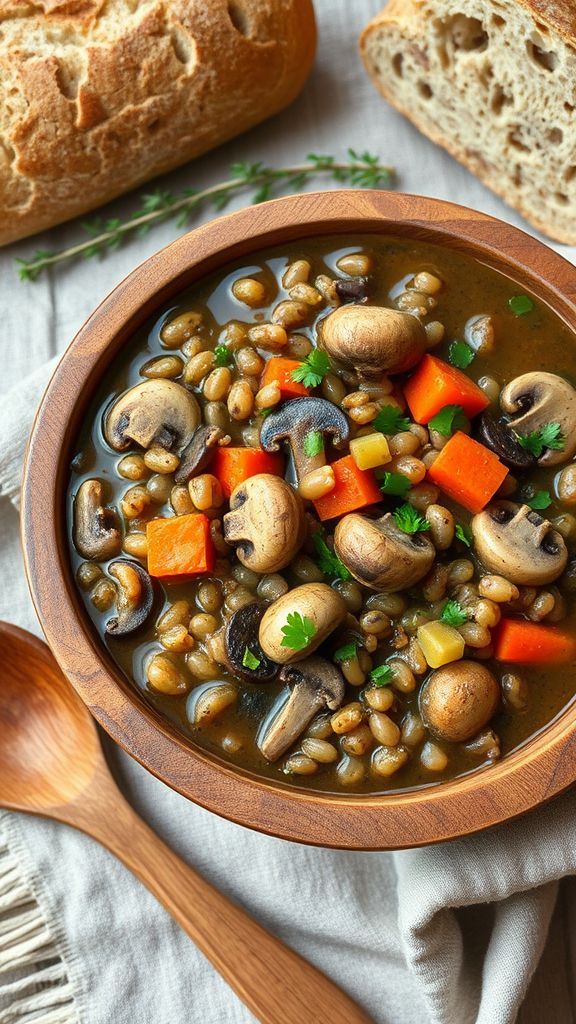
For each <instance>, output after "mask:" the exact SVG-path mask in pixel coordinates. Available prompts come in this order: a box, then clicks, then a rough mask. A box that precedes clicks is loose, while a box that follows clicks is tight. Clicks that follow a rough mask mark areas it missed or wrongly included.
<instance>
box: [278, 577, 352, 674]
mask: <svg viewBox="0 0 576 1024" xmlns="http://www.w3.org/2000/svg"><path fill="white" fill-rule="evenodd" d="M294 613H297V614H299V615H301V616H302V618H307V619H310V620H311V622H312V624H313V626H314V630H315V632H314V634H313V636H312V637H311V638H310V641H309V643H307V644H306V646H305V647H303V648H302V649H301V650H293V649H292V648H291V647H286V646H285V645H283V643H282V640H283V639H284V633H283V632H282V627H283V626H286V624H287V622H288V616H289V615H291V614H294ZM346 614H347V610H346V605H345V604H344V601H343V599H342V598H341V597H340V594H338V593H337V592H336V591H335V590H333V589H332V587H329V586H328V584H327V583H304V584H302V586H301V587H295V588H294V590H289V591H288V592H287V593H286V594H283V595H282V597H279V598H278V600H277V601H273V603H272V604H271V605H270V606H269V607H268V608H267V609H266V611H265V612H264V615H263V617H262V621H261V623H260V630H259V633H258V640H259V643H260V646H261V648H262V650H263V651H264V654H266V655H267V657H268V658H270V659H271V660H272V661H276V662H278V663H279V664H281V665H286V664H288V662H294V661H302V660H303V659H304V658H307V657H308V655H309V654H312V652H313V651H315V650H316V648H317V647H319V646H320V644H321V643H322V642H323V641H324V640H325V639H326V637H327V636H328V635H329V634H330V633H331V632H332V631H333V630H334V629H337V628H338V626H339V625H340V623H341V622H343V621H344V619H345V618H346Z"/></svg>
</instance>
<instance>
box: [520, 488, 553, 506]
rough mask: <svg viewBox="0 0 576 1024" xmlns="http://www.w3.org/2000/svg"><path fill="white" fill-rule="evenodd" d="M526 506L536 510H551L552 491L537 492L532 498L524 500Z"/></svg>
mask: <svg viewBox="0 0 576 1024" xmlns="http://www.w3.org/2000/svg"><path fill="white" fill-rule="evenodd" d="M524 504H525V505H529V506H530V508H533V509H535V510H538V509H545V508H549V506H550V505H551V504H552V498H551V496H550V491H536V493H535V494H533V495H532V497H531V498H524Z"/></svg>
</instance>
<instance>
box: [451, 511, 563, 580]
mask: <svg viewBox="0 0 576 1024" xmlns="http://www.w3.org/2000/svg"><path fill="white" fill-rule="evenodd" d="M470 525H471V527H472V536H473V538H474V547H475V551H476V554H477V555H478V558H479V559H480V560H481V562H482V564H483V565H484V566H485V568H486V569H488V571H489V572H491V573H496V574H497V575H500V576H505V577H506V579H507V580H510V583H516V584H522V585H524V586H541V585H542V584H545V583H552V581H553V580H555V579H557V578H558V577H559V576H560V575H561V574H562V572H563V571H564V568H565V566H566V563H567V561H568V550H567V548H566V544H565V542H564V538H563V537H562V534H561V533H559V532H558V530H555V529H554V528H553V526H552V523H551V522H549V520H548V519H543V518H542V516H540V515H539V514H538V513H537V512H535V511H534V510H533V509H531V508H530V507H529V506H528V505H516V504H515V503H514V502H512V501H496V502H493V503H492V504H491V505H489V506H488V507H487V508H486V509H484V511H483V512H480V513H478V515H475V516H474V518H473V519H472V522H471V524H470Z"/></svg>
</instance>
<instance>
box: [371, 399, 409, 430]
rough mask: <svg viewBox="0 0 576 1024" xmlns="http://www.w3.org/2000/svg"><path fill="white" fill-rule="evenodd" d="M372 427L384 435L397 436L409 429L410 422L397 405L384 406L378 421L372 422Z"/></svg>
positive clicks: (377, 417)
mask: <svg viewBox="0 0 576 1024" xmlns="http://www.w3.org/2000/svg"><path fill="white" fill-rule="evenodd" d="M372 426H373V427H374V429H375V430H379V431H380V432H381V433H382V434H397V433H399V431H401V430H408V429H409V427H410V420H409V419H408V418H407V417H406V416H403V415H402V413H401V411H400V409H397V408H396V406H395V405H384V406H383V407H382V408H381V409H380V412H379V413H378V415H377V416H376V419H375V420H372Z"/></svg>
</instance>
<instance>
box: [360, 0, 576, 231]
mask: <svg viewBox="0 0 576 1024" xmlns="http://www.w3.org/2000/svg"><path fill="white" fill-rule="evenodd" d="M360 48H361V52H362V56H363V59H364V62H365V64H366V67H367V69H368V72H369V74H370V76H371V78H372V80H373V81H374V84H375V85H376V86H377V88H378V89H380V91H381V92H382V94H383V95H384V96H385V98H386V99H387V100H388V101H389V102H390V103H392V104H393V105H394V106H395V107H397V109H398V110H400V111H401V113H403V114H405V115H406V117H408V118H409V119H410V120H411V121H413V123H414V124H415V125H416V126H417V128H419V129H420V131H422V132H424V134H425V135H427V136H428V137H429V138H431V139H432V140H433V141H434V142H437V143H438V144H439V145H441V146H443V147H444V148H445V149H447V150H448V152H449V153H451V154H452V156H454V157H456V159H457V160H460V161H461V162H462V163H463V164H465V165H466V166H467V167H468V168H469V169H470V170H471V171H473V173H474V174H476V175H477V176H478V177H479V178H480V179H481V180H482V181H483V182H484V183H485V184H486V185H488V186H489V187H490V188H491V189H493V190H494V192H496V193H497V194H498V195H500V196H502V198H503V199H505V200H506V201H507V202H508V203H510V205H511V206H514V207H516V209H518V210H519V211H520V212H521V213H522V214H523V215H524V216H525V217H526V219H527V220H528V221H530V223H531V224H533V225H534V227H536V228H538V230H540V231H542V232H544V234H546V235H549V236H551V237H552V238H555V239H557V240H558V241H560V242H568V243H571V244H575V243H576V3H574V0H456V2H454V0H391V2H390V3H389V4H388V6H387V7H386V8H385V9H384V10H383V11H382V12H381V13H380V14H379V15H378V16H377V17H376V18H375V19H374V20H373V21H372V22H370V24H369V25H368V26H367V27H366V29H365V30H364V32H363V34H362V36H361V39H360Z"/></svg>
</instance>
